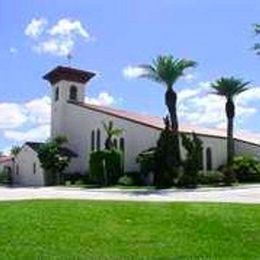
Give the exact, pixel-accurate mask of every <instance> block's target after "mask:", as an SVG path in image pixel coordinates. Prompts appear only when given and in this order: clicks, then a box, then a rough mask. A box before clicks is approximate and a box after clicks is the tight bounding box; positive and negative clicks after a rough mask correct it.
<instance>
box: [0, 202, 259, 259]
mask: <svg viewBox="0 0 260 260" xmlns="http://www.w3.org/2000/svg"><path fill="white" fill-rule="evenodd" d="M191 256H193V257H194V258H196V257H197V258H201V257H205V259H219V258H221V259H230V258H241V259H260V206H258V205H241V204H213V203H212V204H205V203H144V202H95V201H66V200H45V201H21V202H1V203H0V259H9V258H11V259H53V258H54V259H92V258H98V259H100V258H101V259H102V258H105V257H106V259H125V258H127V259H150V258H153V257H158V259H167V258H174V257H183V258H184V259H186V258H188V259H191V258H189V257H191ZM192 259H193V258H192Z"/></svg>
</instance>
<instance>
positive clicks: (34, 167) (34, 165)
mask: <svg viewBox="0 0 260 260" xmlns="http://www.w3.org/2000/svg"><path fill="white" fill-rule="evenodd" d="M33 174H36V163H33Z"/></svg>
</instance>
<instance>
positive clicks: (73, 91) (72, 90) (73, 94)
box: [70, 86, 78, 101]
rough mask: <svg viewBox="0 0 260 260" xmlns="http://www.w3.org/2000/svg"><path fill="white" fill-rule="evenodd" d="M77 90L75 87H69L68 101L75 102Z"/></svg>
mask: <svg viewBox="0 0 260 260" xmlns="http://www.w3.org/2000/svg"><path fill="white" fill-rule="evenodd" d="M77 96H78V90H77V88H76V87H75V86H71V87H70V100H75V101H76V100H77Z"/></svg>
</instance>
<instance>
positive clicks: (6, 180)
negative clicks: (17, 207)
mask: <svg viewBox="0 0 260 260" xmlns="http://www.w3.org/2000/svg"><path fill="white" fill-rule="evenodd" d="M10 183H11V179H10V174H8V171H7V170H6V169H3V170H2V171H0V184H10Z"/></svg>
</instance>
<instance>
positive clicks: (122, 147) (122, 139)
mask: <svg viewBox="0 0 260 260" xmlns="http://www.w3.org/2000/svg"><path fill="white" fill-rule="evenodd" d="M119 148H120V150H121V151H122V152H124V151H125V139H124V138H123V137H121V138H120V143H119Z"/></svg>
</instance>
